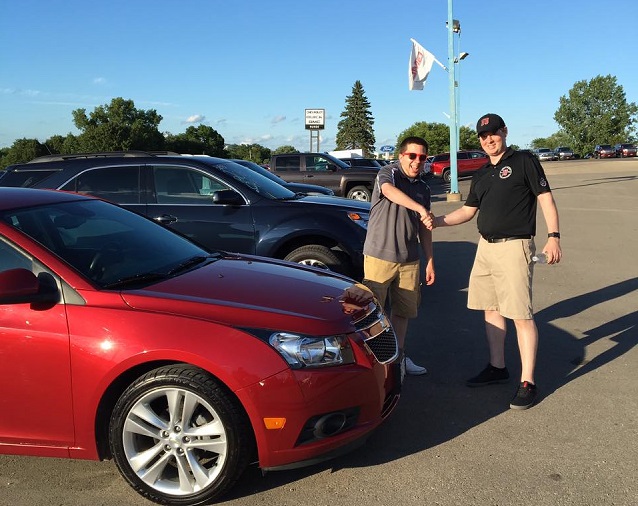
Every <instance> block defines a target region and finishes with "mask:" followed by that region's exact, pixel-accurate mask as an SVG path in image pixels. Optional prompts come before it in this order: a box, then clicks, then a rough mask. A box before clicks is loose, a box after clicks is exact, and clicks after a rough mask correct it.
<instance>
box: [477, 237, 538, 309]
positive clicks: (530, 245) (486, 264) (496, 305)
mask: <svg viewBox="0 0 638 506" xmlns="http://www.w3.org/2000/svg"><path fill="white" fill-rule="evenodd" d="M535 251H536V246H535V245H534V239H533V238H532V239H514V240H511V241H506V242H497V243H488V242H487V241H486V240H485V239H483V238H482V237H481V239H480V240H479V244H478V249H477V251H476V258H475V259H474V266H473V267H472V273H471V274H470V286H469V290H468V297H467V307H468V308H470V309H479V310H490V311H498V312H499V313H500V314H501V315H502V316H504V317H505V318H510V319H512V320H531V319H532V318H533V314H534V311H533V307H532V274H533V268H534V264H533V262H532V256H533V255H534V253H535Z"/></svg>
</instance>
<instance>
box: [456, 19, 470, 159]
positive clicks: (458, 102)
mask: <svg viewBox="0 0 638 506" xmlns="http://www.w3.org/2000/svg"><path fill="white" fill-rule="evenodd" d="M459 45H461V28H460V25H459ZM468 56H470V53H466V52H462V53H460V54H459V55H458V57H456V58H454V63H455V65H458V64H459V62H460V61H462V60H465V58H467V57H468ZM460 81H461V67H460V66H459V67H458V69H457V71H456V82H455V83H454V86H455V88H456V142H457V146H458V148H459V149H461V88H460V85H459V82H460Z"/></svg>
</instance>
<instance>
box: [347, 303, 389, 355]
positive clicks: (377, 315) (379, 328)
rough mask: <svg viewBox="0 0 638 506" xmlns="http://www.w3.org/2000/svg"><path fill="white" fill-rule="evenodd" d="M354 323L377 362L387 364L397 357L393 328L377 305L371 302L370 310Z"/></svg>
mask: <svg viewBox="0 0 638 506" xmlns="http://www.w3.org/2000/svg"><path fill="white" fill-rule="evenodd" d="M354 324H355V326H356V328H357V332H360V333H362V334H363V335H364V342H365V344H366V345H367V347H368V348H369V349H370V351H371V352H372V353H373V354H374V356H375V357H376V359H377V360H378V361H379V362H381V363H382V364H387V363H388V362H392V361H393V360H395V359H396V358H397V357H398V355H399V346H398V343H397V338H396V335H395V334H394V329H393V328H392V325H390V322H389V320H388V318H387V317H386V316H385V314H384V313H383V311H381V309H380V308H379V306H377V305H376V304H371V305H370V310H369V311H368V312H367V313H366V314H365V315H364V316H363V317H362V318H360V319H359V320H356V321H355V322H354Z"/></svg>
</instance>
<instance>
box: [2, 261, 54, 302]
mask: <svg viewBox="0 0 638 506" xmlns="http://www.w3.org/2000/svg"><path fill="white" fill-rule="evenodd" d="M42 276H48V277H49V278H50V277H51V276H49V275H47V274H44V273H43V274H42ZM58 300H59V294H58V290H57V288H55V283H48V282H47V283H44V282H43V280H42V279H41V278H40V276H36V275H35V274H33V272H31V271H30V270H28V269H9V270H6V271H3V272H0V304H25V303H32V304H34V303H38V304H41V303H52V304H55V303H57V302H58Z"/></svg>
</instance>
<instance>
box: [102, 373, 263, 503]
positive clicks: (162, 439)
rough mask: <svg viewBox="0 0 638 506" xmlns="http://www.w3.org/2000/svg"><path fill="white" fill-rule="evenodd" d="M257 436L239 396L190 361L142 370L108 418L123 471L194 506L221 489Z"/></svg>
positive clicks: (165, 497) (241, 466)
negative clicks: (187, 363) (180, 364)
mask: <svg viewBox="0 0 638 506" xmlns="http://www.w3.org/2000/svg"><path fill="white" fill-rule="evenodd" d="M253 441H254V439H253V433H252V430H251V429H250V424H249V421H248V418H247V415H246V414H245V412H244V411H243V409H242V407H241V405H240V404H239V402H238V401H237V400H236V399H235V398H234V397H233V396H232V394H231V393H230V392H228V391H227V390H226V389H225V388H224V387H223V386H222V385H220V384H219V382H218V381H217V380H215V379H214V378H213V377H211V376H210V375H209V374H207V373H205V372H204V371H202V370H201V369H198V368H195V367H190V366H166V367H161V368H158V369H155V370H153V371H150V372H149V373H147V374H145V375H143V376H142V377H140V378H138V379H137V380H136V381H135V382H133V383H132V384H131V385H130V386H129V387H128V388H127V389H126V390H125V391H124V393H123V394H122V395H121V397H120V398H119V400H118V401H117V403H116V405H115V408H114V409H113V414H112V416H111V421H110V425H109V443H110V447H111V452H112V455H113V458H114V460H115V462H116V464H117V467H118V469H119V471H120V473H121V474H122V476H123V477H124V478H125V479H126V481H127V482H128V483H129V484H130V485H131V486H132V487H133V488H134V489H135V490H136V491H137V492H138V493H139V494H141V495H142V496H144V497H145V498H147V499H150V500H151V501H154V502H158V503H160V504H179V505H181V506H194V505H198V504H204V503H210V501H211V500H212V499H214V498H216V497H219V496H220V495H222V494H223V493H224V492H226V491H227V490H228V489H229V488H230V487H231V486H232V485H233V484H234V483H235V482H236V481H237V479H238V478H239V477H240V475H241V474H242V472H243V471H244V470H245V468H246V467H247V466H248V463H249V462H250V458H251V455H252V454H253V448H254V443H253Z"/></svg>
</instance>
